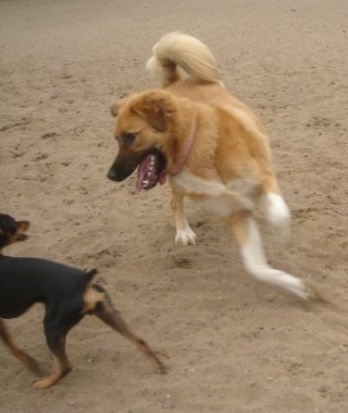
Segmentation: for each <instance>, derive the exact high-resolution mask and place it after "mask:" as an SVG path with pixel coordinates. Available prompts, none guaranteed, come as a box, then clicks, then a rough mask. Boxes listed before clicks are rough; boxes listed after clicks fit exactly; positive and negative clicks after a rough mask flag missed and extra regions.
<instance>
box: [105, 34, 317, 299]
mask: <svg viewBox="0 0 348 413" xmlns="http://www.w3.org/2000/svg"><path fill="white" fill-rule="evenodd" d="M154 53H155V57H153V58H152V59H151V60H150V64H148V66H149V65H150V66H151V67H155V68H156V70H157V71H158V69H161V74H162V81H163V85H164V86H167V90H149V91H146V92H143V93H140V94H136V95H132V96H130V97H129V98H127V99H125V100H124V101H121V102H120V103H119V104H117V105H115V106H113V108H112V112H113V114H114V115H115V116H117V119H116V128H115V138H116V140H117V141H118V143H119V152H118V155H117V157H116V159H115V161H114V163H113V165H112V166H111V168H110V170H109V172H108V177H109V178H110V179H112V180H114V181H121V180H123V179H125V178H127V177H128V176H129V175H130V174H131V173H132V172H133V171H134V170H135V169H137V168H138V177H137V184H136V186H137V189H138V190H141V189H144V190H149V189H151V188H153V187H154V186H155V185H156V184H157V183H158V182H160V183H162V184H163V183H164V182H165V181H166V178H167V177H168V179H169V182H170V185H171V187H172V191H173V197H172V209H173V214H174V219H175V224H176V237H175V240H176V242H182V243H183V244H194V243H195V241H196V235H195V233H194V232H193V231H192V229H191V228H190V226H189V224H188V222H187V220H186V218H185V215H184V210H183V199H184V196H188V197H190V198H191V199H193V200H194V201H197V202H198V203H200V204H201V205H202V206H203V207H205V208H206V209H208V210H210V211H212V212H214V213H216V214H217V215H219V216H221V217H222V218H224V219H225V220H226V223H227V224H228V225H229V227H230V228H231V230H232V231H233V233H234V234H235V236H236V239H237V241H238V243H239V246H240V251H241V255H242V259H243V263H244V267H245V269H246V270H247V271H248V272H249V273H250V274H251V275H253V276H254V277H256V278H258V279H259V280H262V281H265V282H269V283H271V284H274V285H276V286H278V287H281V288H283V289H285V290H288V291H290V292H291V293H293V294H295V295H297V296H298V297H301V298H303V299H307V298H309V296H310V295H311V293H312V291H311V290H310V288H309V287H307V286H306V285H305V284H304V283H303V281H301V280H300V279H299V278H297V277H295V276H293V275H290V274H287V273H285V272H283V271H279V270H276V269H273V268H271V267H270V266H269V265H268V263H267V260H266V258H265V255H264V252H263V248H262V242H261V238H260V234H259V230H258V227H257V225H256V222H255V219H254V218H253V210H254V209H255V208H256V207H257V206H258V205H259V204H261V205H262V206H263V208H264V210H265V215H266V218H267V219H268V220H269V221H270V223H271V224H273V226H274V227H276V228H277V231H278V232H279V233H281V234H282V235H287V233H288V231H289V221H290V213H289V210H288V208H287V206H286V203H285V201H284V200H283V198H282V196H281V195H280V191H279V187H278V183H277V179H276V176H275V174H274V171H273V169H272V165H271V153H270V148H269V144H268V138H267V135H266V132H265V129H264V127H263V126H262V124H261V122H260V120H259V119H258V118H257V117H256V115H254V114H253V112H252V111H251V110H250V109H249V108H248V107H247V106H246V105H245V104H243V103H242V102H240V101H239V100H237V99H236V98H234V97H232V96H231V95H230V94H229V93H228V92H227V91H226V90H225V89H224V87H223V86H222V85H221V83H220V81H219V79H218V77H217V71H216V67H215V63H214V59H213V57H212V55H211V53H210V51H209V49H207V48H206V46H205V45H203V44H202V43H201V42H200V41H199V40H197V39H194V38H192V37H190V36H187V35H183V34H179V33H173V34H169V35H167V36H165V37H164V38H163V39H161V40H160V42H159V43H158V44H157V45H156V46H155V48H154ZM178 64H179V65H181V67H183V68H184V69H185V70H186V71H187V72H188V74H189V75H191V76H189V77H186V78H183V77H182V75H181V74H180V70H181V69H179V70H178V68H177V65H178ZM169 91H170V92H169ZM171 92H173V93H171ZM174 93H175V94H174ZM179 95H182V96H186V97H189V98H190V99H187V98H186V97H182V96H179ZM202 102H209V103H210V104H206V103H202Z"/></svg>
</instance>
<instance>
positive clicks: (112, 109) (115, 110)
mask: <svg viewBox="0 0 348 413" xmlns="http://www.w3.org/2000/svg"><path fill="white" fill-rule="evenodd" d="M134 96H136V93H132V94H131V95H129V96H126V97H124V96H123V97H121V98H120V99H118V101H117V102H115V103H112V105H111V107H110V112H111V115H112V116H113V117H114V118H116V117H117V116H118V113H119V111H120V109H121V108H122V106H123V105H124V104H125V103H126V102H127V101H128V100H130V99H131V98H133V97H134Z"/></svg>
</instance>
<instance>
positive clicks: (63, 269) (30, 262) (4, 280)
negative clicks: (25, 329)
mask: <svg viewBox="0 0 348 413" xmlns="http://www.w3.org/2000/svg"><path fill="white" fill-rule="evenodd" d="M96 273H97V271H96V270H92V271H89V272H84V271H82V270H80V269H77V268H73V267H68V266H67V265H62V264H58V263H56V262H52V261H48V260H44V259H40V258H20V257H18V258H17V257H9V256H4V255H0V274H1V277H0V315H1V317H3V318H15V317H19V316H20V315H22V314H23V313H24V312H25V311H27V310H28V308H30V307H31V306H32V305H33V304H35V303H39V302H40V303H43V304H45V306H46V317H45V327H46V325H47V326H48V325H49V324H50V321H51V319H54V323H55V324H57V327H59V325H60V324H63V325H65V324H66V323H67V322H68V323H69V324H71V325H72V326H73V325H74V324H75V323H74V319H76V322H78V321H80V319H81V318H82V317H83V314H82V310H83V307H84V300H83V295H84V292H85V290H86V287H87V285H88V283H89V282H90V281H91V280H92V278H93V276H94V275H95V274H96ZM28 279H30V282H28ZM66 313H68V314H69V317H71V320H67V319H66ZM75 313H76V314H75ZM64 315H65V318H64ZM60 317H62V320H59V318H60Z"/></svg>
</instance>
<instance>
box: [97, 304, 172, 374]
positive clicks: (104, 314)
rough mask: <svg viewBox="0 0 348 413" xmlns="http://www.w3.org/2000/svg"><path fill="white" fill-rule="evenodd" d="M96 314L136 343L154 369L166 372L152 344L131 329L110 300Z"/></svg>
mask: <svg viewBox="0 0 348 413" xmlns="http://www.w3.org/2000/svg"><path fill="white" fill-rule="evenodd" d="M95 315H96V316H97V317H99V318H100V319H101V320H102V321H104V323H106V324H107V325H108V326H110V327H111V328H112V329H113V330H115V331H117V332H118V333H120V334H121V335H122V336H123V337H125V338H126V339H127V340H129V341H131V342H132V343H134V344H135V345H136V346H137V347H138V349H139V350H140V351H141V352H142V353H143V354H144V355H145V357H146V358H147V359H148V360H149V361H150V363H151V364H152V366H153V368H154V370H155V371H156V372H158V373H165V372H166V368H165V366H164V364H163V363H162V362H161V361H160V360H159V358H158V357H157V356H156V355H155V353H154V352H153V351H152V349H151V348H150V346H149V345H148V344H147V343H146V342H145V341H144V340H142V339H141V338H139V337H137V336H136V335H135V334H134V333H132V331H131V330H130V329H129V327H128V325H127V324H126V322H125V321H124V320H123V319H122V317H121V316H120V315H119V313H118V312H117V311H116V310H115V309H113V308H112V307H110V303H109V302H105V303H103V306H102V307H101V308H100V309H99V308H98V311H96V312H95Z"/></svg>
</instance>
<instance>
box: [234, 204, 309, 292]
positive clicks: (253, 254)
mask: <svg viewBox="0 0 348 413" xmlns="http://www.w3.org/2000/svg"><path fill="white" fill-rule="evenodd" d="M228 221H229V225H230V227H231V229H232V231H233V233H234V235H235V237H236V239H237V241H238V244H239V247H240V252H241V255H242V260H243V264H244V268H245V269H246V271H247V272H248V273H249V274H251V275H252V276H254V277H255V278H257V279H258V280H260V281H264V282H268V283H270V284H273V285H275V286H277V287H281V288H283V289H284V290H287V291H289V292H291V293H292V294H295V295H297V296H298V297H300V298H303V299H308V298H309V297H310V296H311V295H312V291H311V289H310V288H309V287H307V286H306V284H305V283H304V282H303V281H302V280H300V279H299V278H297V277H295V276H293V275H291V274H288V273H286V272H283V271H280V270H276V269H274V268H272V267H270V266H269V264H268V263H267V260H266V257H265V254H264V251H263V247H262V241H261V236H260V233H259V230H258V227H257V225H256V221H255V220H254V218H253V217H252V215H251V213H250V212H248V211H240V212H237V213H235V214H233V215H232V216H231V217H230V218H229V219H228Z"/></svg>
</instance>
